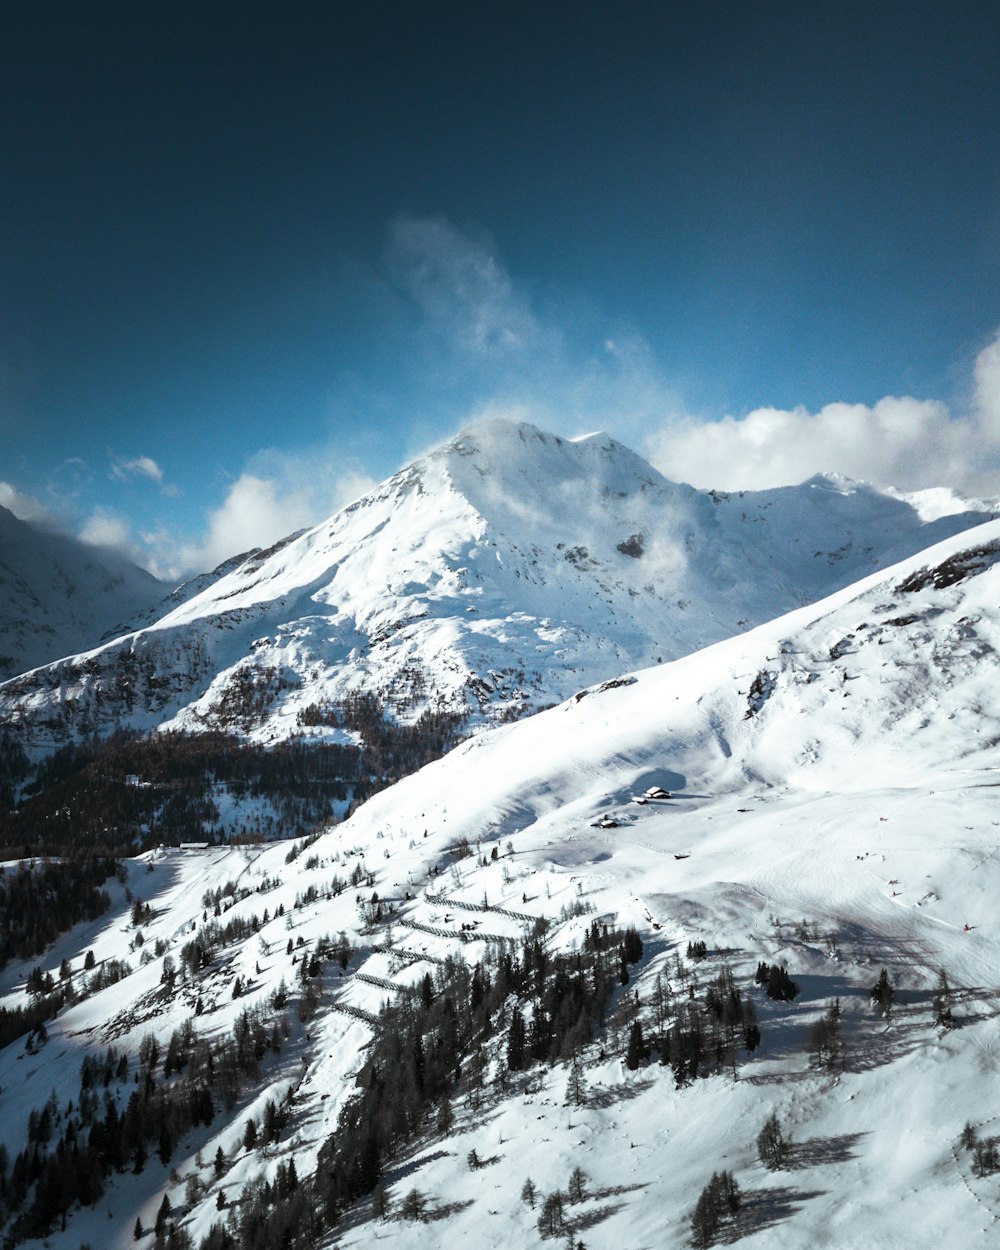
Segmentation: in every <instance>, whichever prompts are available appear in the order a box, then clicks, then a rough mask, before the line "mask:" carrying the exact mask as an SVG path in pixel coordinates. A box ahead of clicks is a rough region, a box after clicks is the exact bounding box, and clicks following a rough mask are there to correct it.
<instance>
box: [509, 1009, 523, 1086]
mask: <svg viewBox="0 0 1000 1250" xmlns="http://www.w3.org/2000/svg"><path fill="white" fill-rule="evenodd" d="M525 1043H526V1030H525V1027H524V1016H523V1015H522V1014H521V1009H520V1008H519V1007H515V1008H514V1010H513V1012H512V1014H511V1017H510V1028H509V1029H508V1031H507V1067H508V1068H509V1069H510V1070H511V1072H520V1071H521V1069H522V1068H523V1067H524V1066H525V1064H524V1060H525Z"/></svg>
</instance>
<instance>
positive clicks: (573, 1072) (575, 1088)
mask: <svg viewBox="0 0 1000 1250" xmlns="http://www.w3.org/2000/svg"><path fill="white" fill-rule="evenodd" d="M566 1101H567V1102H568V1103H570V1105H571V1106H574V1107H582V1106H583V1105H584V1103H585V1102H586V1101H587V1082H586V1079H585V1077H584V1075H583V1068H582V1066H581V1064H580V1060H579V1059H578V1058H577V1057H576V1056H574V1058H573V1063H572V1064H571V1066H570V1070H569V1080H568V1081H567V1082H566Z"/></svg>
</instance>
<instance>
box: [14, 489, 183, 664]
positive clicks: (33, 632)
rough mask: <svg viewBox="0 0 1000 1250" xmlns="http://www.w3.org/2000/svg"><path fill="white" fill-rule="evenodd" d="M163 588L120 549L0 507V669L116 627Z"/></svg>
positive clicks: (41, 658)
mask: <svg viewBox="0 0 1000 1250" xmlns="http://www.w3.org/2000/svg"><path fill="white" fill-rule="evenodd" d="M168 589H169V587H168V586H167V585H166V584H165V583H163V582H160V581H157V579H156V578H155V577H153V576H152V575H151V574H149V573H147V572H145V571H144V570H143V569H140V568H138V567H137V566H136V565H134V564H132V563H130V562H129V561H128V560H126V559H125V558H124V557H123V556H119V555H117V554H115V553H114V552H112V551H108V550H105V549H103V548H99V547H92V546H88V545H87V544H85V543H81V542H79V541H77V540H76V539H73V538H69V537H67V536H65V535H63V534H57V533H55V532H53V531H51V530H46V529H44V528H42V527H40V526H38V525H32V524H30V523H29V522H27V521H21V520H19V519H18V518H17V517H16V516H14V514H13V513H12V512H10V511H8V509H6V508H4V507H0V604H2V608H0V677H3V678H6V677H12V676H14V675H15V674H17V673H22V672H24V671H25V670H26V669H32V668H37V667H38V665H40V664H47V663H50V662H51V661H52V660H57V659H59V658H60V657H62V656H66V655H73V654H75V653H77V652H79V651H81V650H83V649H84V648H87V647H91V646H93V645H94V644H95V643H96V642H98V641H100V639H102V638H104V637H106V636H107V635H109V634H111V633H115V634H119V633H121V632H122V630H123V629H124V628H125V627H126V625H127V624H128V623H129V622H131V621H132V620H133V618H135V617H136V616H137V615H138V614H139V613H140V612H145V611H148V610H150V609H151V608H152V607H153V605H154V604H158V603H160V602H161V600H162V599H163V598H164V596H165V595H166V594H167V591H168Z"/></svg>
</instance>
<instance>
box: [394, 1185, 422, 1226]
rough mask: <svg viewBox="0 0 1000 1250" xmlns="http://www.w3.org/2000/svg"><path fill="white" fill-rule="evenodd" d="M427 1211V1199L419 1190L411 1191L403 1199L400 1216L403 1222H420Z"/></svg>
mask: <svg viewBox="0 0 1000 1250" xmlns="http://www.w3.org/2000/svg"><path fill="white" fill-rule="evenodd" d="M426 1209H427V1199H426V1198H425V1197H424V1195H423V1194H422V1193H421V1192H420V1190H419V1189H411V1190H410V1192H409V1193H408V1194H407V1195H406V1197H405V1198H404V1199H403V1205H402V1207H401V1208H400V1215H402V1217H403V1219H404V1220H422V1219H423V1218H424V1212H425V1211H426Z"/></svg>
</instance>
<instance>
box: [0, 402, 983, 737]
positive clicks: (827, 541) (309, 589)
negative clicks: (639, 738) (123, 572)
mask: <svg viewBox="0 0 1000 1250" xmlns="http://www.w3.org/2000/svg"><path fill="white" fill-rule="evenodd" d="M981 519H982V514H978V513H975V512H970V513H953V514H950V515H944V516H939V517H938V518H937V519H935V520H933V521H931V522H923V521H921V519H920V517H919V515H918V513H917V510H916V509H915V508H914V507H913V506H912V505H910V504H909V503H907V502H905V501H903V500H900V499H896V498H893V497H891V496H889V495H888V494H886V493H884V492H878V491H876V490H875V489H874V488H871V487H866V486H861V485H857V484H848V483H845V482H843V481H836V482H835V481H834V480H832V479H827V478H821V479H811V480H810V482H807V483H805V484H803V485H802V486H801V487H795V488H783V489H781V490H770V491H763V492H759V493H755V494H747V493H743V494H740V495H731V494H723V493H721V492H700V491H697V490H695V489H694V488H692V487H689V486H685V485H682V484H676V483H671V482H669V481H668V480H667V479H665V478H663V476H662V475H661V474H659V473H658V472H657V470H655V469H654V468H652V466H650V465H648V464H647V463H646V462H645V461H644V460H642V459H641V457H639V456H637V455H636V454H635V453H634V452H631V451H629V450H628V449H627V448H625V447H624V446H623V445H622V444H620V443H617V442H616V441H615V440H613V439H611V438H609V437H608V436H606V435H603V434H602V435H596V436H591V437H589V438H586V439H583V440H580V441H578V442H572V441H570V440H566V439H562V438H560V437H558V436H554V435H549V434H545V433H543V432H542V431H540V430H537V429H536V428H535V427H533V426H530V425H527V424H526V423H521V424H513V423H509V422H503V421H491V422H485V423H481V424H479V425H477V426H473V427H470V428H469V429H468V430H465V431H463V432H462V433H460V434H459V435H457V436H456V437H455V438H453V439H450V440H448V441H446V442H445V443H444V444H442V445H441V446H440V447H438V448H437V449H435V450H434V451H432V452H430V453H428V454H427V455H426V456H423V457H419V458H418V459H417V460H415V461H414V462H412V463H411V464H410V465H408V466H406V467H404V468H403V469H402V470H400V472H399V473H397V474H395V475H394V476H393V477H391V478H389V479H388V480H387V481H386V482H384V483H382V484H381V485H380V486H379V487H377V488H376V489H375V490H374V491H372V492H370V493H369V494H368V495H366V496H364V497H362V498H361V499H359V500H357V501H355V502H354V503H353V504H351V505H349V506H348V507H347V508H345V509H343V510H342V511H341V512H339V513H337V514H335V515H334V516H333V517H331V518H329V519H328V520H327V521H325V522H323V523H322V524H320V525H318V526H315V527H314V528H313V529H311V530H308V531H305V532H303V533H301V534H299V535H297V536H292V537H290V538H289V539H287V540H284V541H283V542H282V543H279V544H276V545H275V547H273V548H271V549H269V551H267V552H263V553H261V552H258V553H255V554H252V555H251V556H250V557H249V558H248V559H245V560H240V561H238V562H237V563H236V567H235V568H233V567H230V569H229V571H228V572H224V573H222V575H221V576H218V577H214V578H213V579H212V581H211V583H210V584H209V585H207V586H205V587H203V588H202V589H200V590H198V591H197V592H196V593H194V594H192V595H189V596H188V597H186V599H185V601H184V602H182V603H180V604H178V605H177V606H175V607H172V608H171V609H170V610H169V611H167V612H166V613H165V614H163V615H162V616H160V617H159V619H157V620H155V621H153V622H151V623H149V624H147V625H145V626H144V627H143V628H142V629H140V630H138V631H134V632H132V633H130V634H127V635H125V636H123V637H120V638H118V639H115V640H112V641H110V642H107V643H105V644H103V645H101V646H100V647H97V648H94V649H92V650H90V651H87V652H84V653H82V654H80V655H78V656H76V657H70V658H66V659H63V660H61V661H60V662H58V663H56V664H54V665H50V666H48V667H47V668H45V669H41V670H39V671H37V672H35V673H33V674H31V675H30V677H20V678H15V679H13V680H11V681H8V682H6V683H5V684H4V685H2V686H0V716H2V718H3V719H4V720H6V721H9V722H14V723H16V724H18V725H19V726H20V727H21V728H22V730H23V732H24V733H25V734H26V735H27V737H28V738H30V739H31V740H32V742H33V744H34V746H35V747H36V749H39V750H44V749H48V747H49V746H50V745H51V744H53V743H58V742H59V741H65V740H69V739H72V738H73V737H74V736H78V735H79V734H81V733H91V732H97V733H103V732H108V730H109V729H110V728H113V727H116V726H119V725H128V726H132V727H136V728H140V729H151V728H154V727H171V728H178V729H183V730H187V731H194V732H197V731H199V730H200V729H202V728H211V729H220V728H222V729H230V730H231V729H235V730H236V731H237V732H239V733H243V734H248V735H250V736H251V737H254V738H255V739H256V740H258V741H264V742H266V741H273V740H279V739H282V738H285V737H287V736H289V735H292V734H297V733H300V732H302V729H303V722H302V717H303V715H304V714H305V713H306V712H307V711H308V710H309V709H311V708H314V707H319V708H323V707H325V706H330V705H333V704H336V703H337V702H339V701H341V700H343V699H344V698H345V697H347V696H348V695H350V694H351V693H352V692H356V691H358V690H365V691H368V692H372V693H375V694H376V695H377V697H379V698H380V699H381V700H382V702H383V703H384V704H385V706H386V708H387V709H388V711H389V713H390V714H391V715H394V716H396V717H401V718H403V719H406V718H412V717H415V716H416V715H418V714H419V712H420V711H421V710H423V709H426V708H434V707H443V708H447V709H448V710H450V711H452V712H463V713H466V714H468V715H469V716H470V718H471V720H470V723H471V724H473V725H475V724H487V723H492V722H495V721H496V720H498V719H503V718H505V717H511V716H519V715H523V714H525V713H526V712H530V711H532V710H535V709H537V707H539V706H542V705H544V704H546V703H550V702H552V701H558V700H560V699H562V698H564V697H566V696H567V695H568V694H570V693H572V692H573V691H574V690H575V689H577V688H579V687H580V686H584V685H587V684H590V683H591V682H592V681H594V680H603V679H606V678H610V677H612V676H614V675H615V674H616V673H618V672H620V671H623V670H625V669H632V668H638V667H643V666H646V665H649V664H655V663H657V662H660V661H663V660H669V659H672V658H676V657H677V656H678V655H682V654H686V653H689V652H691V651H692V650H695V649H697V648H698V647H701V646H704V645H706V644H707V643H710V642H713V641H716V640H718V639H720V638H723V637H726V636H729V635H731V634H733V633H736V632H738V631H740V630H742V629H745V628H747V627H748V626H750V625H754V624H757V623H759V622H761V621H763V620H767V619H770V618H771V617H773V616H775V615H778V614H779V613H780V612H782V611H785V610H787V609H788V608H790V607H792V606H795V605H796V604H799V603H802V602H806V601H810V600H813V599H816V598H819V597H820V596H821V595H822V594H825V593H827V592H828V591H829V590H832V589H834V588H835V587H837V586H839V585H843V584H845V583H848V582H850V581H851V580H853V579H854V578H856V577H857V576H860V575H861V574H862V573H866V572H869V571H871V569H872V568H874V567H878V566H880V565H884V564H886V563H890V562H892V560H894V559H897V558H899V557H900V556H901V555H905V554H908V553H909V552H910V551H912V550H914V549H917V548H919V547H920V546H923V545H925V544H926V543H927V542H929V541H933V539H934V538H936V537H943V536H944V535H946V534H949V533H954V532H956V531H960V530H962V529H964V528H966V527H968V526H969V525H970V524H973V523H975V522H977V521H980V520H981Z"/></svg>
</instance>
